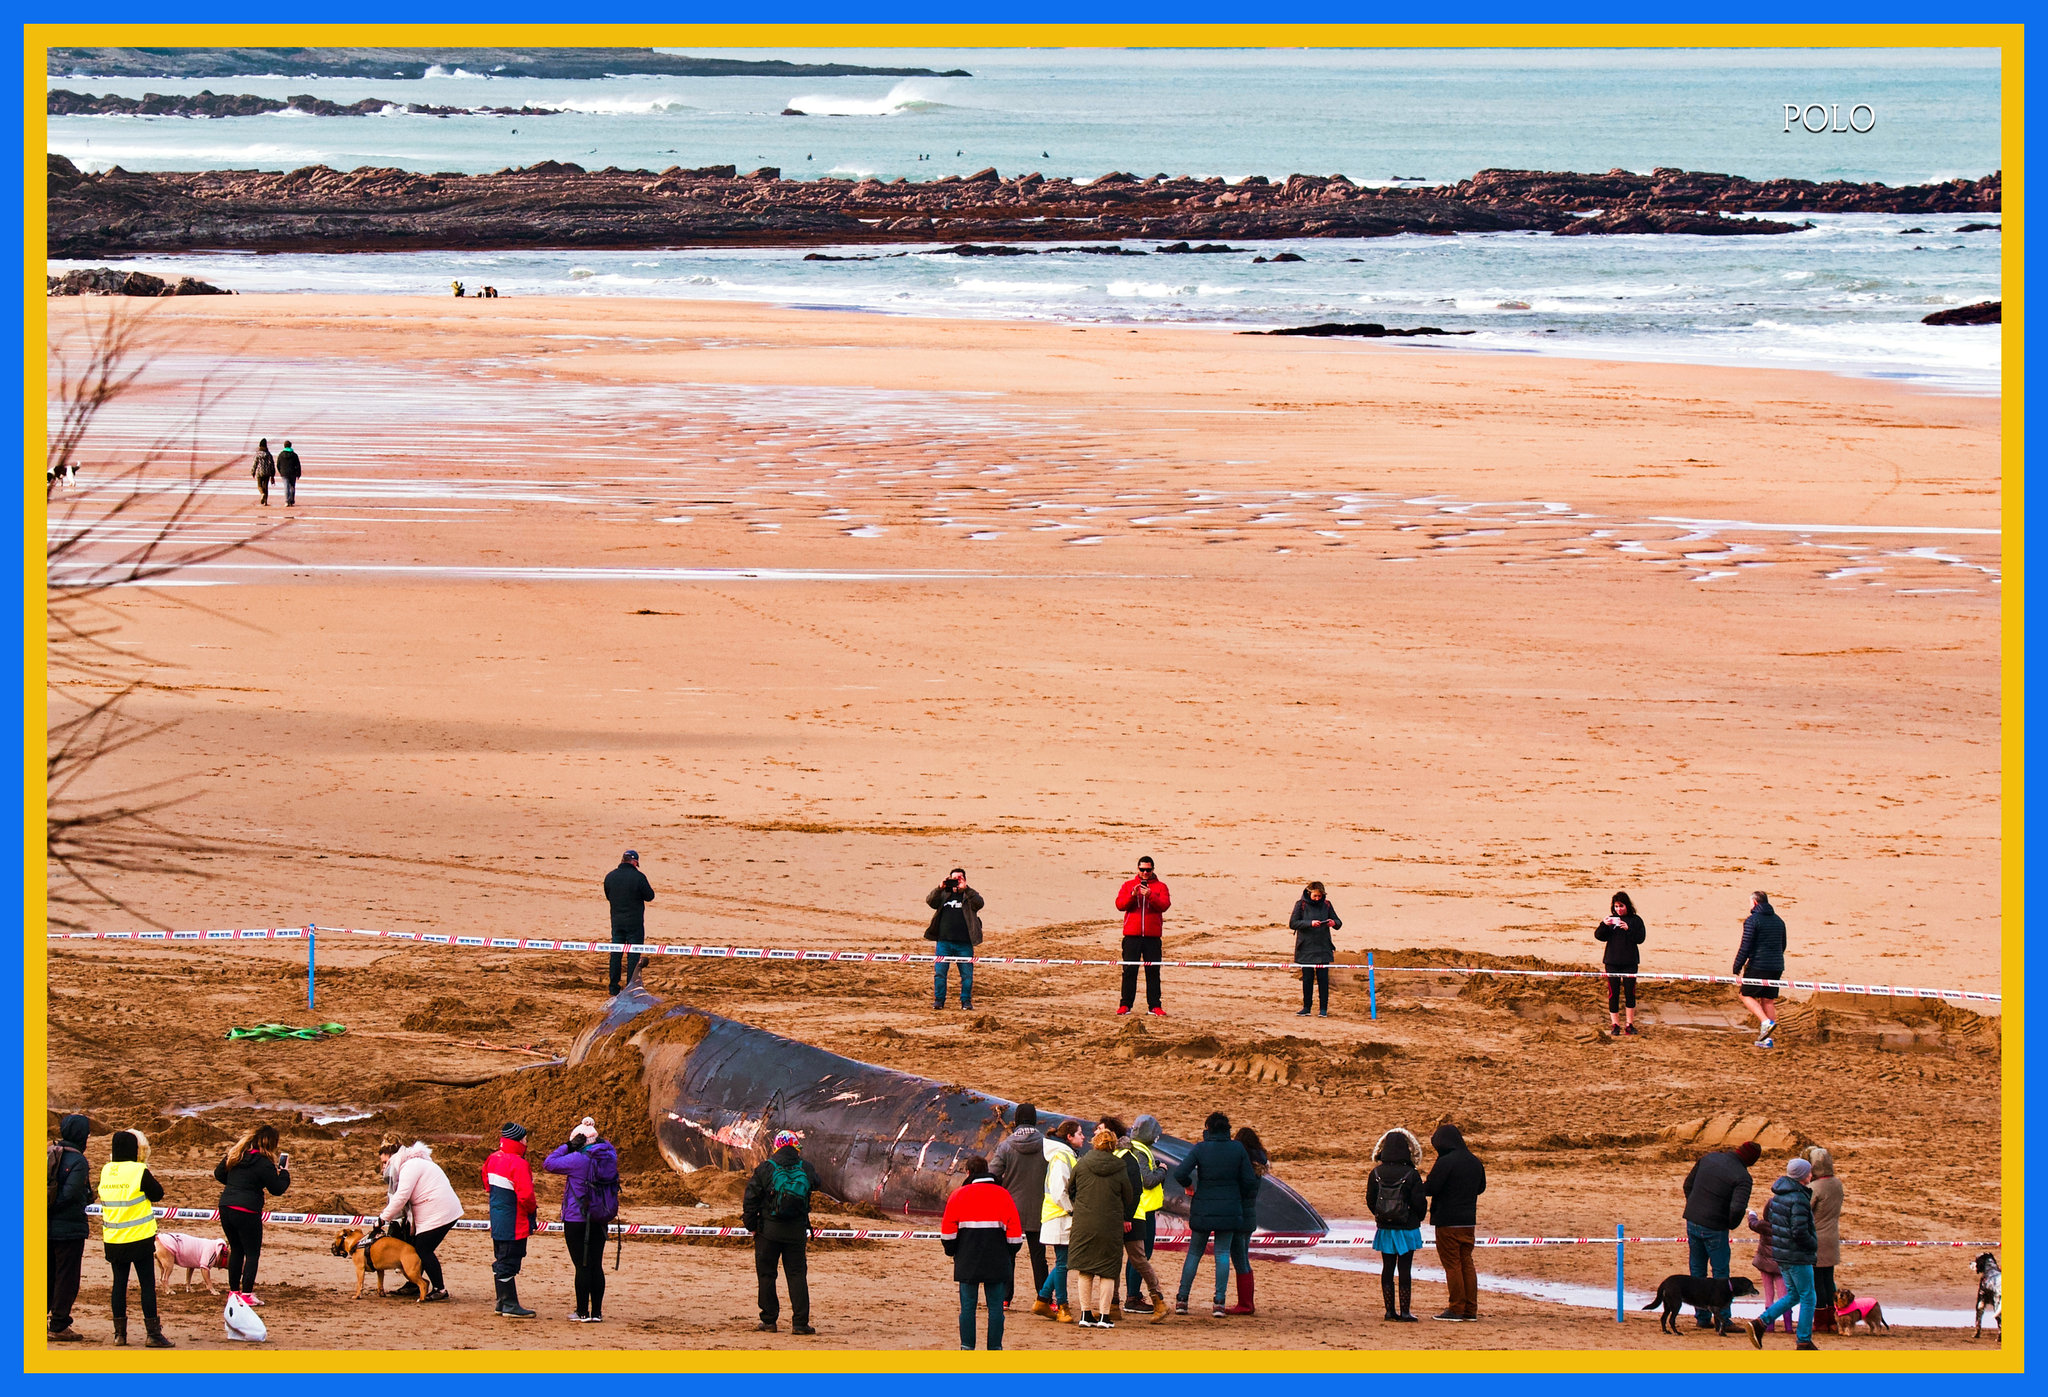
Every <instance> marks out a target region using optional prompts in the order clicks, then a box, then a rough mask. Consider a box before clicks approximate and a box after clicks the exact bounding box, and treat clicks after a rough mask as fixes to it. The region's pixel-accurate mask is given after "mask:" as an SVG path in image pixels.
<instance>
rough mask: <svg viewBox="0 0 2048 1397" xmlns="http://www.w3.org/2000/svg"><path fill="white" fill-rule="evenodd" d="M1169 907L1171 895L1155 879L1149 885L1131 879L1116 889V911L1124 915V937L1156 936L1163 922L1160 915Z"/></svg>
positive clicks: (1171, 899) (1164, 886)
mask: <svg viewBox="0 0 2048 1397" xmlns="http://www.w3.org/2000/svg"><path fill="white" fill-rule="evenodd" d="M1171 906H1173V894H1172V893H1169V892H1168V891H1167V890H1166V884H1164V883H1162V882H1160V881H1159V880H1158V879H1157V878H1154V879H1153V880H1152V881H1151V882H1149V883H1140V882H1139V881H1138V880H1137V879H1136V878H1133V879H1131V880H1130V881H1129V882H1127V883H1125V884H1124V885H1123V886H1122V887H1121V888H1119V889H1117V894H1116V910H1117V911H1119V912H1121V913H1123V914H1124V935H1126V936H1158V935H1159V934H1160V927H1161V925H1162V924H1163V922H1164V918H1163V917H1162V916H1161V915H1160V914H1161V913H1163V912H1165V911H1166V909H1167V908H1169V907H1171Z"/></svg>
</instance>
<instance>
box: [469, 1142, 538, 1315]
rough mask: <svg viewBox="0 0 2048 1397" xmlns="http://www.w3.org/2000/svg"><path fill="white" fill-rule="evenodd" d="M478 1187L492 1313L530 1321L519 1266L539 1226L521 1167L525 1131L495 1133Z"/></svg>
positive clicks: (528, 1172)
mask: <svg viewBox="0 0 2048 1397" xmlns="http://www.w3.org/2000/svg"><path fill="white" fill-rule="evenodd" d="M483 1182H484V1187H485V1188H487V1189H489V1190H490V1192H491V1279H492V1280H493V1281H495V1282H496V1283H497V1286H498V1313H499V1314H501V1315H504V1316H505V1317H506V1318H508V1319H532V1318H533V1311H532V1310H529V1309H527V1308H526V1307H525V1306H524V1305H522V1304H520V1303H519V1279H518V1277H519V1265H520V1263H521V1262H522V1261H524V1260H525V1259H526V1239H527V1237H528V1236H529V1235H530V1234H531V1233H532V1232H533V1229H534V1227H535V1225H536V1224H538V1223H539V1221H540V1201H539V1200H538V1199H536V1198H535V1197H534V1195H533V1169H532V1167H531V1166H529V1165H528V1164H527V1162H526V1127H525V1126H523V1125H520V1124H519V1123H518V1122H517V1121H512V1122H510V1123H508V1124H507V1125H506V1126H505V1127H504V1128H503V1129H502V1130H500V1131H499V1132H498V1148H497V1149H495V1150H493V1151H492V1152H491V1154H490V1156H489V1158H487V1159H485V1160H484V1167H483Z"/></svg>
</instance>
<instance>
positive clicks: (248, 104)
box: [47, 87, 558, 116]
mask: <svg viewBox="0 0 2048 1397" xmlns="http://www.w3.org/2000/svg"><path fill="white" fill-rule="evenodd" d="M47 107H48V110H49V113H50V115H51V116H267V115H269V114H270V113H271V112H282V111H294V112H304V113H305V114H306V115H308V116H376V115H378V114H380V113H382V112H384V111H385V110H387V109H388V108H392V107H396V108H397V109H398V110H400V111H402V112H407V113H410V114H411V115H413V116H555V115H558V113H557V112H556V111H555V109H554V108H553V107H435V106H424V105H422V104H420V103H418V102H394V101H391V100H389V99H387V98H383V97H365V98H363V100H362V101H360V102H350V103H348V104H347V105H346V106H344V105H343V104H341V103H339V102H330V101H328V100H327V99H326V98H324V97H313V96H309V95H307V94H304V93H301V94H300V95H299V96H297V97H287V98H285V99H284V100H283V101H279V100H278V99H277V98H275V97H252V96H248V95H246V94H235V93H213V92H207V91H200V92H195V93H191V94H189V95H186V94H179V93H172V94H170V95H168V96H166V95H164V94H163V93H159V92H145V93H144V94H143V95H142V96H140V97H116V96H115V95H113V94H112V93H108V94H107V95H105V96H103V97H95V96H93V95H91V94H90V93H85V92H67V91H66V90H64V89H63V88H61V87H59V88H55V89H53V90H52V91H51V92H50V94H49V97H48V100H47Z"/></svg>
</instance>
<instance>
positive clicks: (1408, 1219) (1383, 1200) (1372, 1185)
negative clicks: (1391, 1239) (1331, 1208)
mask: <svg viewBox="0 0 2048 1397" xmlns="http://www.w3.org/2000/svg"><path fill="white" fill-rule="evenodd" d="M1384 1148H1385V1153H1384V1154H1383V1155H1382V1156H1381V1158H1380V1162H1379V1163H1378V1164H1375V1165H1374V1166H1373V1167H1372V1172H1371V1173H1369V1174H1367V1175H1366V1176H1365V1206H1366V1207H1367V1208H1368V1209H1369V1210H1370V1211H1371V1213H1372V1215H1373V1217H1374V1218H1375V1219H1377V1218H1378V1217H1379V1215H1380V1209H1381V1208H1388V1209H1389V1211H1392V1210H1393V1207H1394V1205H1393V1204H1391V1203H1389V1202H1388V1198H1387V1195H1388V1194H1390V1193H1398V1194H1399V1195H1400V1204H1399V1209H1400V1211H1399V1214H1398V1215H1397V1216H1396V1217H1395V1218H1394V1219H1393V1220H1391V1221H1388V1222H1383V1223H1380V1224H1379V1226H1380V1227H1383V1228H1385V1229H1387V1230H1388V1231H1407V1230H1410V1229H1413V1228H1418V1227H1420V1226H1422V1215H1423V1212H1424V1210H1425V1209H1426V1207H1427V1206H1428V1194H1427V1192H1426V1191H1425V1189H1424V1186H1423V1181H1422V1175H1421V1174H1420V1173H1419V1172H1417V1171H1416V1168H1415V1159H1414V1153H1413V1151H1411V1150H1410V1149H1409V1147H1408V1143H1407V1141H1405V1140H1403V1139H1401V1138H1399V1137H1398V1136H1397V1137H1396V1138H1395V1139H1393V1140H1391V1141H1387V1142H1384Z"/></svg>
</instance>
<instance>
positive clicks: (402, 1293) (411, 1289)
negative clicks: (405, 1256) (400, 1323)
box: [389, 1281, 420, 1300]
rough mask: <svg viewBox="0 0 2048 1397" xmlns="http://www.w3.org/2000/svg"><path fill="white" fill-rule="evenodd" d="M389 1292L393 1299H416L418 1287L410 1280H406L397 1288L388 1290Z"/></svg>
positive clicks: (418, 1293)
mask: <svg viewBox="0 0 2048 1397" xmlns="http://www.w3.org/2000/svg"><path fill="white" fill-rule="evenodd" d="M389 1294H390V1295H391V1298H392V1299H394V1300H417V1299H419V1298H420V1288H419V1287H418V1286H416V1285H414V1284H413V1283H412V1282H411V1281H407V1282H406V1283H405V1284H404V1285H402V1286H400V1287H399V1288H398V1289H396V1290H394V1291H391V1292H389Z"/></svg>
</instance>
